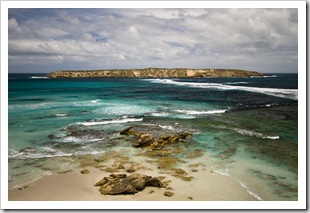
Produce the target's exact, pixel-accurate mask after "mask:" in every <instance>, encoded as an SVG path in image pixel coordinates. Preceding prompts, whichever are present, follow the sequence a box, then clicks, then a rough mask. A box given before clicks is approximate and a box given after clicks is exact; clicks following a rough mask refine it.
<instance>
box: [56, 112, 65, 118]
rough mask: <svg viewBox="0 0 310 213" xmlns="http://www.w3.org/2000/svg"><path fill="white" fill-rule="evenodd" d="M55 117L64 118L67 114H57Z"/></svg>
mask: <svg viewBox="0 0 310 213" xmlns="http://www.w3.org/2000/svg"><path fill="white" fill-rule="evenodd" d="M55 116H56V117H65V116H67V114H66V113H57V114H55Z"/></svg>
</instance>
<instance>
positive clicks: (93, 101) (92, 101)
mask: <svg viewBox="0 0 310 213" xmlns="http://www.w3.org/2000/svg"><path fill="white" fill-rule="evenodd" d="M98 101H99V99H96V100H91V101H90V102H91V103H93V104H95V103H97V102H98Z"/></svg>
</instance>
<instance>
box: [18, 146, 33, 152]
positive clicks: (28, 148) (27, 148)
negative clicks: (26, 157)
mask: <svg viewBox="0 0 310 213" xmlns="http://www.w3.org/2000/svg"><path fill="white" fill-rule="evenodd" d="M18 152H24V153H34V152H36V149H35V148H32V147H25V148H22V149H21V150H19V151H18Z"/></svg>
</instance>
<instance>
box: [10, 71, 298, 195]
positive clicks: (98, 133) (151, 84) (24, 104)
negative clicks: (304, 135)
mask: <svg viewBox="0 0 310 213" xmlns="http://www.w3.org/2000/svg"><path fill="white" fill-rule="evenodd" d="M297 86H298V82H297V74H276V75H272V76H269V77H262V78H206V79H48V78H46V76H45V75H44V74H9V105H8V111H9V115H8V117H9V132H8V137H9V150H8V151H9V183H10V185H11V186H12V187H14V186H16V185H18V184H21V183H22V182H23V181H26V180H27V181H29V180H30V181H31V179H35V178H39V177H41V176H42V175H47V174H52V173H54V172H57V171H61V170H63V169H64V168H74V167H75V166H76V163H75V161H74V159H75V157H78V156H83V155H88V154H100V153H104V152H105V151H107V150H109V149H111V148H113V147H117V146H126V145H124V144H122V143H120V142H118V141H117V140H113V139H115V138H116V137H118V132H119V131H120V130H122V129H124V128H125V127H128V126H135V127H136V128H142V129H145V130H147V129H156V131H155V130H154V132H153V133H154V134H160V132H165V131H168V132H179V131H188V132H191V133H193V138H192V140H193V143H191V144H190V145H189V146H191V148H195V147H197V148H200V149H203V150H205V157H206V159H211V162H212V164H210V165H209V166H210V167H212V168H213V170H214V171H215V172H218V173H220V174H222V175H227V176H231V177H232V178H234V179H235V180H236V181H237V182H238V183H240V185H242V186H243V187H245V188H246V189H247V190H248V191H249V193H251V194H253V195H254V196H255V197H256V198H257V199H259V200H297V194H298V191H297V182H298V181H297V180H298V176H297V173H298V167H297V165H298V134H297V131H298V126H297V123H298V122H297V114H298V109H297V102H298V101H297V100H298V97H297ZM25 148H27V149H25ZM56 159H57V162H58V163H57V164H55V163H53V162H54V161H53V160H56Z"/></svg>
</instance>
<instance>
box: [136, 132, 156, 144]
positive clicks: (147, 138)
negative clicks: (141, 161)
mask: <svg viewBox="0 0 310 213" xmlns="http://www.w3.org/2000/svg"><path fill="white" fill-rule="evenodd" d="M153 141H154V137H153V136H152V135H150V134H147V133H143V134H141V135H140V138H139V139H138V140H137V141H135V142H133V143H132V146H133V147H145V146H148V145H150V144H151V143H152V142H153Z"/></svg>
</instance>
